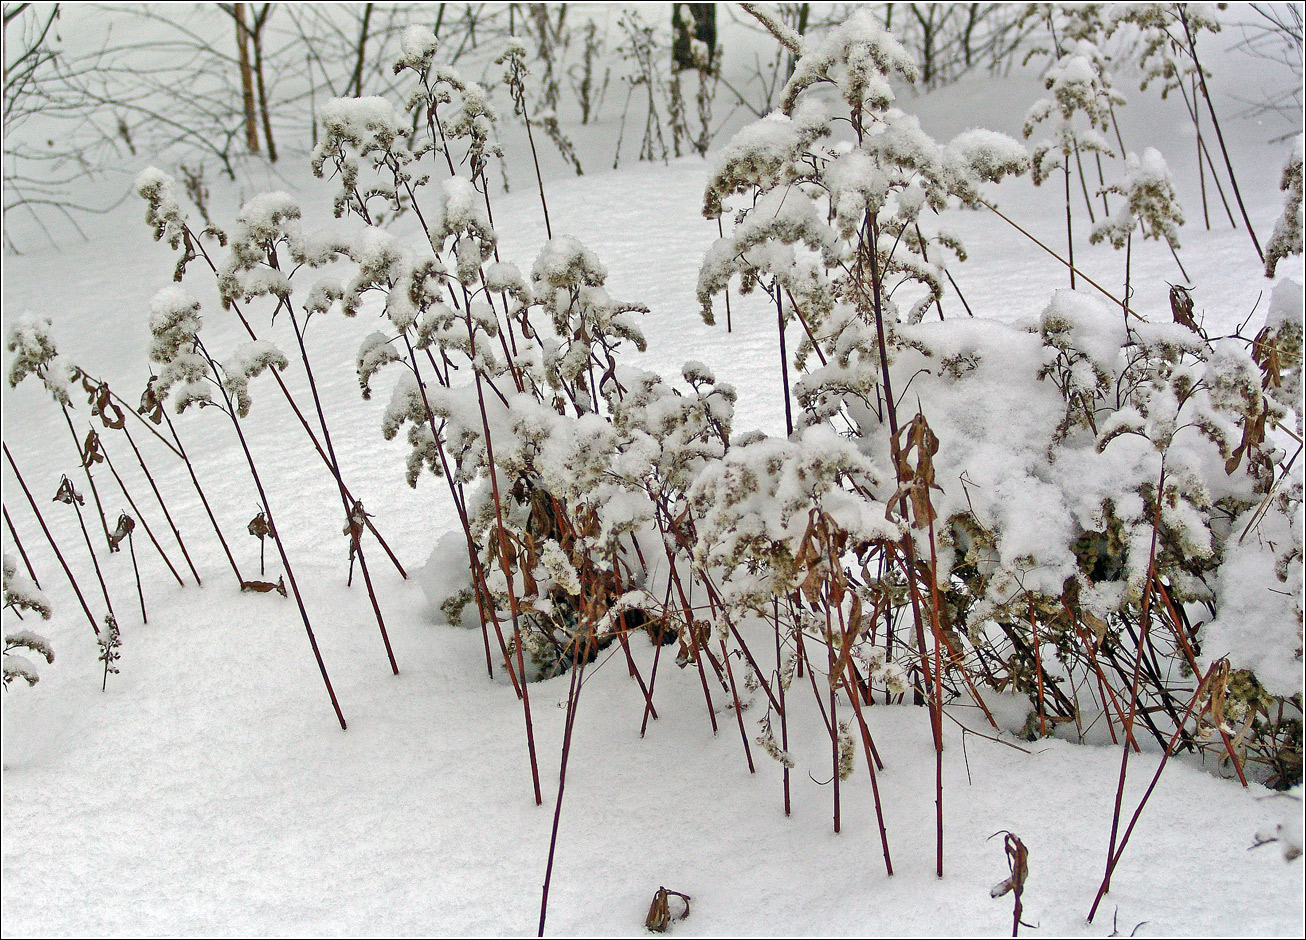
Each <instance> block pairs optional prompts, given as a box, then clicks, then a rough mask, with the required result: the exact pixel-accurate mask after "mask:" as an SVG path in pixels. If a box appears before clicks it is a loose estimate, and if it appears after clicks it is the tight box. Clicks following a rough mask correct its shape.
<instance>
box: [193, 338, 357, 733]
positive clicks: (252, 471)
mask: <svg viewBox="0 0 1306 940" xmlns="http://www.w3.org/2000/svg"><path fill="white" fill-rule="evenodd" d="M195 346H196V348H197V349H198V350H199V352H200V353H201V354H202V355H203V356H204V358H205V359H206V360H207V361H208V364H209V368H210V369H211V370H212V372H213V379H214V382H215V383H216V384H217V386H218V388H219V390H221V392H222V397H223V398H224V399H225V400H226V402H227V408H226V411H227V416H228V417H229V418H231V424H232V426H233V427H234V428H235V429H236V437H237V438H238V439H239V441H240V449H241V450H242V451H243V452H244V454H245V463H246V464H247V465H248V466H249V475H250V476H251V477H253V478H254V486H255V488H256V489H257V490H258V496H259V502H260V503H261V504H262V506H263V512H264V515H265V516H266V517H267V523H268V528H269V529H271V530H272V540H273V541H274V542H275V543H276V546H277V554H278V555H280V556H281V567H282V568H283V569H284V570H285V572H286V580H287V581H289V582H290V591H291V593H292V594H294V595H295V605H296V607H298V608H299V617H300V619H301V620H302V621H303V623H304V632H305V633H307V634H308V645H309V646H310V647H312V649H313V658H314V659H315V660H316V661H317V668H318V672H320V673H321V674H322V682H323V684H324V685H326V690H327V695H328V696H329V697H330V698H331V707H332V708H333V709H334V710H335V713H336V720H337V721H339V722H340V730H341V731H344V730H346V729H348V727H349V725H348V724H347V723H346V722H345V715H344V712H342V711H341V710H340V702H339V701H337V700H336V690H335V689H334V688H332V686H331V677H330V676H329V675H327V669H326V663H325V662H323V660H322V652H321V650H319V649H318V647H317V637H316V636H315V635H314V634H313V624H312V623H311V622H310V621H309V619H308V608H306V607H305V606H304V598H303V596H302V595H301V594H300V593H299V583H298V582H297V581H296V580H295V572H294V569H292V568H291V566H290V557H289V556H288V555H287V554H286V547H285V546H284V545H283V544H282V543H281V533H280V531H279V530H278V528H277V525H276V523H275V522H274V521H273V518H272V506H271V503H269V501H268V496H267V493H266V491H265V490H264V489H263V481H262V479H260V478H259V475H258V468H257V467H255V466H254V455H253V454H252V453H251V452H250V449H249V443H248V442H247V441H246V440H245V432H244V430H243V429H242V428H241V426H240V418H239V417H238V416H237V414H236V408H235V405H233V404H232V401H231V396H230V395H228V394H227V387H226V385H225V384H223V382H222V374H221V373H220V372H219V371H218V364H217V363H216V362H214V361H213V357H212V356H210V355H209V352H208V350H207V349H205V348H204V344H203V343H201V342H200V341H199V339H198V338H197V339H196V341H195ZM272 374H273V375H276V374H277V373H276V370H275V369H273V370H272Z"/></svg>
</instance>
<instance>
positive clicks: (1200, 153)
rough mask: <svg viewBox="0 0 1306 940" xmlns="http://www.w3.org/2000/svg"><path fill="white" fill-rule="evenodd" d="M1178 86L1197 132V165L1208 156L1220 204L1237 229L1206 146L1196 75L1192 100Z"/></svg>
mask: <svg viewBox="0 0 1306 940" xmlns="http://www.w3.org/2000/svg"><path fill="white" fill-rule="evenodd" d="M1177 87H1178V89H1179V95H1180V97H1182V98H1183V100H1184V106H1185V107H1186V108H1187V109H1188V117H1189V118H1190V119H1191V120H1192V122H1193V129H1194V130H1195V132H1196V134H1197V165H1198V167H1199V168H1200V167H1201V165H1202V158H1203V157H1205V158H1206V168H1207V170H1209V171H1210V174H1211V179H1212V180H1214V181H1215V190H1216V192H1217V193H1219V196H1220V204H1221V205H1223V206H1224V214H1225V215H1226V216H1227V217H1228V219H1229V225H1230V226H1231V227H1233V228H1234V229H1237V228H1238V223H1237V221H1236V220H1235V219H1234V217H1233V209H1232V208H1231V207H1230V206H1229V198H1228V197H1227V196H1226V195H1225V194H1224V184H1223V183H1221V182H1220V174H1219V173H1217V172H1216V170H1215V159H1214V158H1213V157H1212V156H1211V149H1210V148H1209V147H1207V146H1206V135H1205V134H1203V133H1202V129H1201V123H1200V114H1201V112H1200V111H1199V110H1198V108H1197V80H1196V77H1194V79H1193V86H1192V91H1193V97H1192V100H1191V101H1190V100H1189V98H1188V89H1186V88H1185V87H1184V85H1183V83H1182V82H1180V83H1178V85H1177ZM1207 227H1208V228H1209V227H1210V226H1209V225H1208V226H1207Z"/></svg>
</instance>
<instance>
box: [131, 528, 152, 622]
mask: <svg viewBox="0 0 1306 940" xmlns="http://www.w3.org/2000/svg"><path fill="white" fill-rule="evenodd" d="M127 550H128V551H129V552H131V556H132V571H134V572H135V573H136V596H137V597H138V598H139V599H140V602H141V623H149V622H150V618H149V617H147V616H146V615H145V591H144V590H143V589H142V588H141V569H140V566H139V565H137V564H136V543H135V542H134V541H132V534H131V533H130V532H128V533H127Z"/></svg>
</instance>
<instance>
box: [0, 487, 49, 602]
mask: <svg viewBox="0 0 1306 940" xmlns="http://www.w3.org/2000/svg"><path fill="white" fill-rule="evenodd" d="M3 509H4V514H5V525H6V526H8V527H9V537H10V538H11V539H13V540H14V546H15V547H16V548H17V549H18V554H19V555H21V556H22V558H23V567H24V568H26V569H27V576H28V577H29V578H31V579H32V583H33V584H35V585H36V587H37V589H38V590H39V589H40V587H41V582H40V580H39V579H38V578H37V577H36V572H35V571H33V570H32V562H31V561H30V560H29V559H28V557H27V552H26V551H24V550H23V540H22V539H20V538H19V537H18V530H17V529H15V528H14V521H13V520H12V519H10V518H9V507H8V506H4V507H3Z"/></svg>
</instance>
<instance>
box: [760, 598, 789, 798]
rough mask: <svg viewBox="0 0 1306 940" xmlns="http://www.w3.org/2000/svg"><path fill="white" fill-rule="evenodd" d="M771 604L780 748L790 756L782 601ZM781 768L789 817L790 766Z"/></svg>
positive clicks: (774, 599) (775, 600) (777, 599)
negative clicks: (781, 614) (778, 698)
mask: <svg viewBox="0 0 1306 940" xmlns="http://www.w3.org/2000/svg"><path fill="white" fill-rule="evenodd" d="M771 603H772V605H773V611H772V612H773V614H774V616H775V687H776V694H777V695H779V697H780V701H779V702H778V703H777V704H778V706H779V707H778V709H777V710H778V711H779V712H780V748H781V749H782V750H783V751H784V752H785V753H786V754H788V753H789V717H788V715H786V714H785V686H784V679H783V677H782V670H783V669H784V661H783V659H782V658H781V655H780V599H779V598H778V597H776V598H772V599H771ZM759 675H760V673H759ZM781 768H782V769H783V770H784V793H785V816H789V815H790V802H789V765H788V764H782V765H781Z"/></svg>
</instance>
